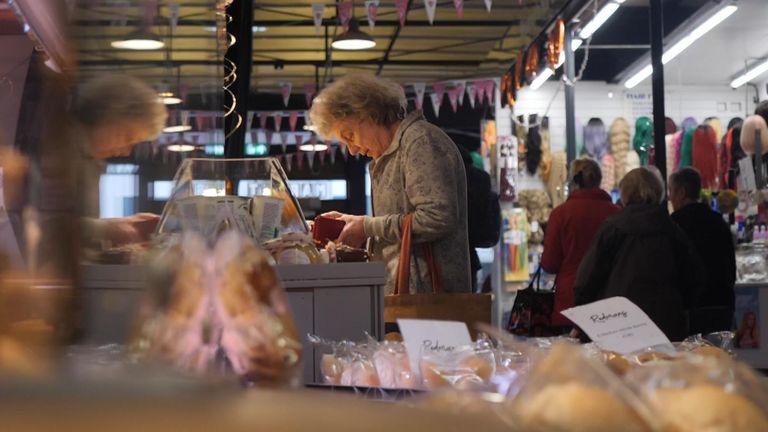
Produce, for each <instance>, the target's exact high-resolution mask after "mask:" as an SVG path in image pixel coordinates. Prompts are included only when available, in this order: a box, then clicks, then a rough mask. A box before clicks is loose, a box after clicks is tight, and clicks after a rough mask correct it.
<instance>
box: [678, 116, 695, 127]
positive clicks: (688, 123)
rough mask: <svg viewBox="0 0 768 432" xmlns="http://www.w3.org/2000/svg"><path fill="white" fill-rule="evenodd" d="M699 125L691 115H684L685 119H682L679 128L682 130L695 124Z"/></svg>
mask: <svg viewBox="0 0 768 432" xmlns="http://www.w3.org/2000/svg"><path fill="white" fill-rule="evenodd" d="M698 125H699V122H697V121H696V119H695V118H693V117H686V118H685V120H683V122H682V123H680V129H682V130H688V129H693V128H696V126H698Z"/></svg>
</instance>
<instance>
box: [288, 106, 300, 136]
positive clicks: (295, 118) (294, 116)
mask: <svg viewBox="0 0 768 432" xmlns="http://www.w3.org/2000/svg"><path fill="white" fill-rule="evenodd" d="M298 123H299V112H298V111H291V112H290V113H288V125H289V126H290V127H291V132H296V125H297V124H298Z"/></svg>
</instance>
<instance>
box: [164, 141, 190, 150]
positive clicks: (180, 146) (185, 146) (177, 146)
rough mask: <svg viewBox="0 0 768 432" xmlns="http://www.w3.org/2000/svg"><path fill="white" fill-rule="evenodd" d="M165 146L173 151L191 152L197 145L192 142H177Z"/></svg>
mask: <svg viewBox="0 0 768 432" xmlns="http://www.w3.org/2000/svg"><path fill="white" fill-rule="evenodd" d="M165 148H167V149H168V151H172V152H191V151H194V150H195V149H196V148H197V147H195V146H193V145H192V144H187V143H180V144H179V143H177V144H171V145H169V146H166V147H165Z"/></svg>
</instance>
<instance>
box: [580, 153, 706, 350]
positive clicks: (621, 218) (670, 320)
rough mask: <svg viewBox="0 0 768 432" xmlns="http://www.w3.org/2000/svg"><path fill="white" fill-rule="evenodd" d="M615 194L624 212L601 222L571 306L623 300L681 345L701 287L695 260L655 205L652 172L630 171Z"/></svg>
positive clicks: (657, 188) (657, 187) (657, 191)
mask: <svg viewBox="0 0 768 432" xmlns="http://www.w3.org/2000/svg"><path fill="white" fill-rule="evenodd" d="M619 190H620V193H621V202H622V204H623V206H624V208H623V209H622V210H621V211H620V212H619V213H617V214H616V215H614V216H612V217H610V218H609V219H608V220H606V221H605V223H604V224H603V226H602V228H601V229H600V231H599V232H598V234H597V236H596V238H595V240H594V242H593V243H592V246H591V247H590V249H589V251H588V252H587V255H586V256H585V257H584V260H583V261H582V262H581V266H580V267H579V271H578V273H577V275H576V282H575V283H574V286H573V291H574V296H575V303H576V305H583V304H587V303H591V302H594V301H597V300H601V299H604V298H609V297H615V296H622V297H626V298H628V299H629V300H630V301H632V302H633V303H635V304H636V305H638V306H639V307H640V308H641V309H642V310H643V311H644V312H645V313H646V314H648V316H649V317H650V318H651V319H652V320H653V321H654V322H655V323H656V324H657V325H658V326H659V328H661V330H662V331H663V332H664V333H665V334H666V335H667V337H668V338H669V339H670V340H673V341H679V340H682V339H684V338H685V337H686V336H688V323H687V318H686V314H687V311H688V310H689V308H690V306H691V304H692V303H693V301H694V300H695V297H696V295H697V293H698V292H699V290H700V288H701V286H702V285H703V278H702V274H703V270H702V268H701V264H700V262H699V258H698V257H697V255H696V252H695V251H694V250H693V246H692V245H691V244H690V242H689V240H688V239H687V237H686V236H685V234H684V233H683V232H682V231H681V230H680V228H678V227H677V225H675V223H674V222H673V221H672V218H671V217H670V216H669V213H668V212H667V210H666V209H665V208H664V207H663V206H661V205H659V201H660V199H661V197H662V196H663V193H664V189H663V186H662V183H661V182H659V179H658V178H657V177H656V176H655V175H654V174H653V173H652V172H651V171H649V170H647V169H645V168H637V169H634V170H632V171H630V172H629V173H627V175H626V176H625V177H624V179H622V180H621V183H620V184H619Z"/></svg>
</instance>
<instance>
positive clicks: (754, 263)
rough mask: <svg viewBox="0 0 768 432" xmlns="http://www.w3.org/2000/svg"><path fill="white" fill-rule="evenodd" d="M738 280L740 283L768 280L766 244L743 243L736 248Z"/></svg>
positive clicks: (767, 249)
mask: <svg viewBox="0 0 768 432" xmlns="http://www.w3.org/2000/svg"><path fill="white" fill-rule="evenodd" d="M736 280H737V281H738V282H739V283H754V282H766V281H768V248H766V245H765V244H757V243H752V244H742V245H739V246H738V247H737V248H736Z"/></svg>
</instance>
